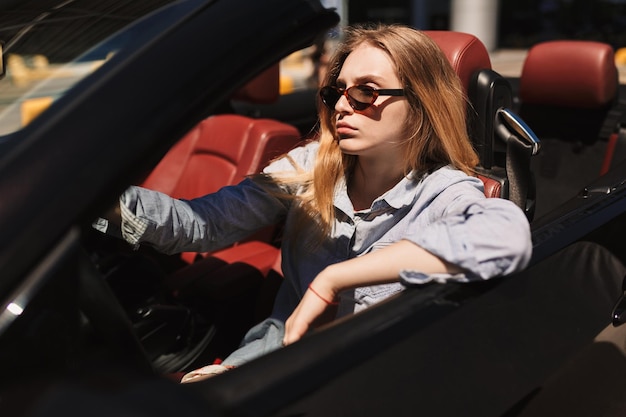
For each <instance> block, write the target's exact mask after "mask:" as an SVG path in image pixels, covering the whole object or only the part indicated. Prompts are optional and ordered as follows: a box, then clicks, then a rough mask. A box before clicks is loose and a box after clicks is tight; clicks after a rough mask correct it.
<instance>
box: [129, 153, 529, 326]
mask: <svg viewBox="0 0 626 417" xmlns="http://www.w3.org/2000/svg"><path fill="white" fill-rule="evenodd" d="M318 147H319V144H318V143H317V142H311V143H310V144H308V145H306V146H303V147H300V148H297V149H294V150H293V151H291V152H290V156H291V158H292V159H293V161H295V162H296V163H297V165H299V166H300V167H302V168H304V169H305V170H310V169H312V167H313V163H314V159H315V156H316V154H317V150H318ZM294 169H295V168H294V166H293V164H292V163H291V161H289V160H288V159H287V158H283V159H280V160H278V161H276V162H274V163H272V164H270V165H269V166H268V167H267V168H266V169H265V170H264V172H265V173H266V174H272V173H278V172H286V171H293V170H294ZM292 192H295V193H297V192H298V191H297V190H292ZM121 202H122V203H123V204H121V207H122V234H123V236H124V238H125V239H126V240H127V241H128V242H130V243H132V244H141V243H147V244H150V245H152V246H154V247H155V248H156V249H158V250H160V251H163V252H166V253H178V252H183V251H192V252H206V251H213V250H216V249H219V248H222V247H224V246H227V245H229V244H231V243H234V242H236V241H238V240H241V239H243V238H244V237H246V236H248V235H250V234H251V233H252V232H254V231H255V230H257V229H259V228H262V227H264V226H267V225H271V224H275V223H277V222H279V221H282V220H285V233H284V240H283V244H282V270H283V274H284V276H285V282H284V283H283V285H282V286H281V289H280V291H279V294H278V295H277V298H276V303H275V306H274V312H273V315H272V316H273V317H274V318H276V319H278V320H283V321H284V320H286V319H287V317H289V315H290V314H291V312H292V311H293V310H294V308H295V307H296V306H297V304H298V302H299V301H300V299H301V298H302V296H303V294H304V292H305V291H306V289H307V287H308V285H309V283H310V282H311V281H312V280H313V279H314V278H315V277H316V276H317V274H318V273H319V272H320V271H322V270H323V269H324V268H325V267H326V266H328V265H331V264H333V263H337V262H341V261H344V260H347V259H351V258H354V257H357V256H361V255H363V254H366V253H369V252H372V251H375V250H377V249H380V248H382V247H385V246H388V245H390V244H392V243H394V242H397V241H399V240H402V239H406V240H409V241H411V242H414V243H415V244H417V245H419V246H421V247H422V248H424V249H426V250H428V251H429V252H431V253H433V254H435V255H437V256H439V257H441V258H442V259H444V260H446V261H448V262H451V263H453V264H456V265H458V266H460V267H461V268H463V269H464V271H465V272H464V273H463V274H458V275H454V276H449V275H437V276H432V275H431V276H426V275H424V274H422V273H421V272H420V271H410V270H405V271H398V277H399V282H397V283H393V284H385V285H376V286H370V287H364V288H357V289H356V290H354V291H349V292H347V293H345V294H342V296H341V303H340V307H339V310H340V314H347V313H351V312H353V311H358V310H360V309H362V308H364V307H367V306H369V305H371V304H373V303H376V302H378V301H380V300H382V299H384V298H387V297H389V296H390V295H392V294H395V293H397V292H398V291H401V290H402V289H403V288H404V285H403V284H407V283H420V282H425V281H428V280H432V279H435V280H438V281H445V280H456V281H468V280H477V279H488V278H491V277H494V276H500V275H505V274H509V273H512V272H515V271H518V270H521V269H522V268H524V267H525V266H526V265H527V264H528V261H529V260H530V256H531V251H532V244H531V237H530V226H529V224H528V221H527V219H526V217H525V215H524V213H523V212H522V210H521V209H520V208H518V207H517V206H516V205H515V204H513V203H512V202H510V201H508V200H504V199H498V198H489V199H488V198H485V196H484V193H483V184H482V182H481V181H480V180H479V179H477V178H475V177H471V176H468V175H466V174H465V173H463V172H462V171H459V170H457V169H454V168H452V167H443V168H440V169H437V170H436V171H434V172H432V173H429V174H426V175H423V176H420V177H415V178H414V176H413V175H409V176H407V177H405V178H403V179H402V180H401V181H400V182H399V183H398V184H397V185H396V186H395V187H393V188H392V189H391V190H389V191H387V192H386V193H385V194H383V195H382V196H380V197H378V198H377V199H376V200H374V202H373V203H372V205H371V207H370V208H369V209H367V210H363V211H359V212H355V211H354V209H353V207H352V203H351V201H350V199H349V197H348V193H347V188H346V184H345V182H343V181H342V182H340V183H339V184H338V185H337V187H336V190H335V196H334V205H335V213H336V219H335V224H334V227H333V229H332V234H331V236H330V237H329V238H327V239H325V240H324V241H323V242H322V243H321V244H317V245H312V244H311V242H310V241H308V240H307V239H306V237H307V236H309V234H307V233H306V231H304V232H303V233H300V234H299V235H298V236H297V238H296V239H294V238H293V236H294V235H293V230H294V229H293V228H294V214H295V209H296V207H297V205H296V204H295V203H294V201H293V200H290V199H280V198H278V197H277V196H276V195H273V194H272V193H269V192H267V191H266V190H265V189H263V188H262V187H261V186H260V185H258V184H257V183H255V181H254V180H253V179H246V180H244V181H242V182H241V183H240V184H238V185H236V186H229V187H224V188H222V189H221V190H220V191H218V192H217V193H214V194H210V195H207V196H204V197H201V198H197V199H194V200H176V199H172V198H170V197H168V196H167V195H164V194H161V193H157V192H154V191H150V190H146V189H142V188H139V187H131V188H130V189H128V190H127V191H126V192H125V193H124V194H123V195H122V197H121Z"/></svg>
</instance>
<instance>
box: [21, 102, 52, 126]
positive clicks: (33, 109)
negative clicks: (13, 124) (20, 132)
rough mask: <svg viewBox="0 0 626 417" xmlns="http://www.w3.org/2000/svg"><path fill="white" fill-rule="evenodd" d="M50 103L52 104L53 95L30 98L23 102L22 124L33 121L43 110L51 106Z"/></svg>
mask: <svg viewBox="0 0 626 417" xmlns="http://www.w3.org/2000/svg"><path fill="white" fill-rule="evenodd" d="M50 104H52V97H37V98H30V99H28V100H25V101H24V102H22V105H21V116H22V126H26V125H27V124H29V123H30V122H32V121H33V120H34V119H35V118H36V117H37V116H39V114H40V113H41V112H43V111H44V110H45V109H47V108H48V107H50Z"/></svg>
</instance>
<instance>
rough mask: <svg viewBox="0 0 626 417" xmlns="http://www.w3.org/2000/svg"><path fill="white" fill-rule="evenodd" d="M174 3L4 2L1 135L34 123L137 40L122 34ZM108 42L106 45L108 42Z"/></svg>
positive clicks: (0, 15) (0, 12)
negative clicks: (70, 90)
mask: <svg viewBox="0 0 626 417" xmlns="http://www.w3.org/2000/svg"><path fill="white" fill-rule="evenodd" d="M170 2H172V0H149V1H146V0H134V1H130V2H129V1H120V0H113V1H111V0H102V1H94V0H66V1H59V2H54V1H50V0H30V1H29V0H19V1H13V2H11V1H8V2H0V45H2V50H3V57H4V63H5V72H6V73H5V76H4V78H3V79H1V80H0V135H7V134H9V133H12V132H15V131H17V130H19V129H21V128H22V127H24V126H26V125H27V124H28V123H30V122H31V121H32V120H33V119H34V118H35V117H37V116H38V115H39V114H40V113H41V112H42V111H44V110H45V109H46V108H48V106H50V104H51V103H52V102H54V100H56V99H58V98H59V97H61V96H62V95H63V94H65V93H66V92H67V91H68V90H69V89H70V88H71V87H72V86H73V85H75V84H76V83H78V82H79V81H80V80H81V79H83V78H84V77H86V76H87V75H89V74H91V73H92V72H94V71H95V70H96V69H97V68H99V67H100V66H101V65H102V64H103V63H104V62H105V61H106V60H107V59H108V58H110V57H111V56H112V55H113V54H115V52H116V51H118V50H119V49H120V48H121V47H122V46H125V45H127V44H128V43H129V42H131V41H137V37H138V35H141V36H145V35H146V34H147V33H146V32H152V31H154V30H156V29H157V28H156V26H157V25H152V26H151V27H148V26H147V25H143V26H144V27H143V28H141V29H142V30H133V31H126V32H124V33H121V34H119V35H117V36H114V37H110V36H111V35H112V34H114V33H119V32H120V30H121V29H123V28H125V27H127V26H128V25H130V24H131V23H133V22H135V21H137V20H138V19H140V18H141V17H143V16H145V15H147V14H149V13H150V12H152V11H154V10H155V9H157V8H160V7H162V6H164V5H166V4H168V3H170ZM105 39H106V41H105Z"/></svg>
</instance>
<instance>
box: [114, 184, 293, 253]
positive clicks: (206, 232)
mask: <svg viewBox="0 0 626 417" xmlns="http://www.w3.org/2000/svg"><path fill="white" fill-rule="evenodd" d="M120 203H121V204H120V206H121V212H122V236H123V237H124V239H125V240H126V241H128V242H129V243H131V244H139V243H141V244H149V245H150V246H153V247H155V248H156V249H157V250H159V251H160V252H163V253H168V254H173V253H179V252H183V251H197V252H203V251H212V250H215V249H219V248H222V247H225V246H228V245H230V244H232V243H234V242H237V241H239V240H241V239H243V238H245V237H247V236H249V235H250V234H252V233H253V232H255V231H256V230H258V229H260V228H262V227H264V226H268V225H272V224H276V223H277V222H279V221H280V219H282V218H283V217H284V215H285V213H286V210H287V206H286V202H285V201H284V200H282V199H279V198H278V197H277V196H276V195H274V194H272V193H270V192H268V191H267V189H266V188H264V187H261V186H260V185H258V184H257V183H256V182H255V181H253V180H251V179H246V180H244V181H242V182H241V183H240V184H238V185H236V186H228V187H224V188H222V189H220V190H219V191H217V192H216V193H213V194H209V195H206V196H204V197H200V198H196V199H193V200H178V199H174V198H171V197H170V196H168V195H166V194H163V193H159V192H156V191H152V190H148V189H145V188H141V187H130V188H129V189H127V190H126V192H124V194H123V195H122V196H121V198H120Z"/></svg>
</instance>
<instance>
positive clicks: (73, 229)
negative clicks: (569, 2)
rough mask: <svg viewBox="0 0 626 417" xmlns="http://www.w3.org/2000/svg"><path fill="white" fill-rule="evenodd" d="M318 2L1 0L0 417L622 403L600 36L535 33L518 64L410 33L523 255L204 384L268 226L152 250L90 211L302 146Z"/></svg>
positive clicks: (243, 321) (193, 185) (268, 240)
mask: <svg viewBox="0 0 626 417" xmlns="http://www.w3.org/2000/svg"><path fill="white" fill-rule="evenodd" d="M338 22H339V18H338V16H337V14H336V13H335V12H334V11H333V10H329V9H325V8H324V7H322V5H321V4H319V3H318V2H317V1H315V0H268V1H264V2H250V1H245V0H229V1H223V0H179V1H170V0H136V1H131V2H128V1H118V0H100V1H93V0H70V1H64V2H55V1H53V0H19V1H12V0H0V47H1V48H2V62H1V64H2V65H1V66H0V73H1V74H2V75H3V78H2V79H0V134H1V135H2V136H0V196H1V200H0V201H1V202H0V231H1V233H0V370H1V374H0V375H1V376H0V412H1V413H2V414H3V415H13V416H22V415H23V416H52V415H66V416H73V415H93V416H98V415H103V416H104V415H129V416H135V415H137V416H144V415H155V416H166V415H167V416H169V415H177V416H186V415H189V416H196V415H198V416H285V417H286V416H305V415H311V416H313V415H315V416H351V415H369V416H378V415H381V416H383V415H384V416H390V415H393V416H404V415H406V416H414V415H426V416H457V415H469V416H501V417H513V416H538V415H568V416H576V415H580V416H583V415H584V416H589V415H593V416H609V415H616V416H617V415H623V414H624V412H626V356H625V353H624V352H625V351H626V333H625V331H626V326H621V324H622V322H623V321H626V312H625V311H626V301H624V294H625V291H626V286H625V284H624V282H623V280H624V276H625V275H626V267H625V266H624V265H625V263H626V245H624V244H623V242H622V240H623V236H625V235H626V230H625V229H626V186H625V183H626V165H624V164H623V163H622V160H623V159H626V158H624V156H625V155H622V152H623V150H622V146H621V145H622V143H621V142H622V141H623V139H624V137H623V131H622V130H623V121H622V113H623V108H622V100H621V97H620V90H621V87H620V84H619V79H618V74H617V69H616V67H615V64H614V60H613V50H612V48H611V47H610V46H609V45H606V44H603V43H600V42H589V41H554V42H545V43H542V44H538V45H536V47H533V48H531V50H530V51H529V54H528V57H527V59H526V62H525V64H524V69H523V71H522V74H521V76H520V77H519V78H515V79H508V78H505V77H503V76H501V75H500V74H498V73H497V72H496V71H494V70H493V69H492V68H491V62H490V58H489V54H488V53H487V51H486V49H485V47H484V46H483V45H482V43H480V41H479V40H478V39H476V38H475V37H473V36H472V35H468V34H464V33H455V32H449V31H429V32H427V33H428V34H429V36H431V37H432V38H433V39H434V40H435V41H436V42H437V43H438V44H439V45H440V46H441V48H442V49H443V50H444V52H445V53H446V55H447V57H448V58H449V60H450V61H451V63H452V64H453V66H454V68H455V69H456V71H457V73H458V74H459V77H460V78H461V81H462V83H463V84H464V86H465V88H466V91H467V96H468V118H469V120H470V124H469V128H470V133H471V137H472V140H473V141H474V145H475V146H476V149H477V150H478V152H479V155H480V161H481V164H480V166H478V167H477V175H478V176H479V177H480V178H481V179H482V180H483V182H484V183H485V194H486V195H487V196H488V197H490V198H508V199H511V200H512V201H514V202H515V203H516V204H518V205H519V206H520V207H521V208H522V209H523V210H524V211H525V212H526V214H527V216H528V219H529V221H530V222H531V227H532V232H533V243H534V252H533V259H532V262H531V265H530V266H529V267H528V268H527V269H526V270H525V271H523V272H520V273H518V274H515V275H513V276H507V277H500V278H495V279H491V280H488V281H484V282H472V283H463V284H461V283H453V284H451V283H447V284H439V283H434V282H433V283H427V284H423V285H419V286H415V287H411V288H407V289H406V290H405V291H403V292H402V293H401V294H399V295H396V296H394V297H392V298H390V299H388V300H387V301H385V302H382V303H380V304H378V305H376V306H374V307H372V308H369V309H367V310H365V311H363V312H360V313H358V314H355V315H353V316H351V317H347V318H344V319H341V320H338V321H335V322H333V323H330V324H328V325H325V326H323V327H320V328H317V329H315V330H314V331H312V332H310V333H309V334H307V335H306V336H305V337H304V338H303V339H302V340H301V341H299V342H297V343H295V344H293V345H289V346H287V347H285V348H283V349H280V350H279V351H276V352H273V353H271V354H268V355H266V356H264V357H262V358H259V359H257V360H254V361H252V362H250V363H248V364H246V365H244V366H241V367H239V368H237V369H234V370H232V371H229V372H227V373H225V374H223V375H219V376H216V377H214V378H211V379H208V380H205V381H201V382H198V383H193V384H179V383H178V381H179V380H180V376H181V375H182V373H184V372H187V371H189V370H191V369H194V368H195V367H198V366H201V365H204V364H207V363H211V362H218V361H219V360H220V358H223V357H224V356H225V355H226V354H228V352H229V351H231V350H233V349H235V348H236V346H237V343H238V341H239V340H240V338H241V336H242V334H243V332H244V331H245V330H246V329H247V328H248V327H249V326H250V325H251V324H254V323H255V322H258V321H259V320H260V319H262V318H264V317H266V316H267V314H268V312H269V310H268V308H269V307H268V306H271V303H272V295H273V294H274V293H275V291H276V288H277V286H279V285H280V284H281V275H280V259H279V256H278V250H277V246H278V244H279V243H278V242H279V236H280V226H279V225H278V226H277V227H276V228H273V229H271V230H261V231H259V232H258V233H257V234H255V235H254V236H251V237H250V238H249V239H248V240H246V241H242V242H239V243H238V244H236V245H234V246H231V247H227V248H224V249H223V250H221V251H219V252H215V253H184V254H180V255H176V256H163V255H160V254H158V253H156V252H154V251H151V250H150V249H149V248H139V249H136V248H131V247H129V246H128V245H126V244H125V243H124V242H121V241H120V240H119V239H116V238H114V237H111V236H107V235H104V234H101V233H100V232H98V231H96V230H95V229H94V226H93V225H94V222H96V224H97V219H98V218H99V217H100V216H103V215H104V213H106V212H107V210H109V209H110V208H111V207H112V206H113V204H114V202H115V201H116V199H117V198H118V196H119V195H120V194H121V193H122V192H123V190H124V189H125V188H126V187H128V186H129V185H130V184H140V185H143V186H145V187H148V188H153V189H157V190H160V191H163V192H166V193H169V194H171V195H172V196H175V197H180V198H189V197H194V196H197V195H201V194H202V193H207V192H211V191H214V190H216V189H217V188H219V187H221V186H223V185H227V184H232V183H235V182H237V181H239V180H240V179H242V178H243V177H245V176H246V175H248V174H251V173H254V172H258V171H259V169H261V168H262V166H263V165H264V164H265V163H267V161H268V160H269V159H271V158H273V157H274V156H277V155H279V154H281V153H283V152H285V151H286V150H289V149H291V148H293V147H295V146H298V145H299V144H300V143H301V142H302V140H304V139H305V138H306V139H310V138H314V136H315V126H316V118H315V95H316V94H317V93H316V90H315V89H308V90H301V91H296V92H293V93H291V94H286V95H280V94H279V80H280V78H279V77H280V64H279V63H280V61H281V59H283V58H284V57H286V56H288V55H290V54H292V53H293V52H295V51H298V50H302V49H303V48H307V47H310V46H311V45H319V44H320V40H323V39H324V38H325V37H326V36H328V33H330V32H331V31H332V29H333V28H334V27H335V26H336V25H337V24H338Z"/></svg>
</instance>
